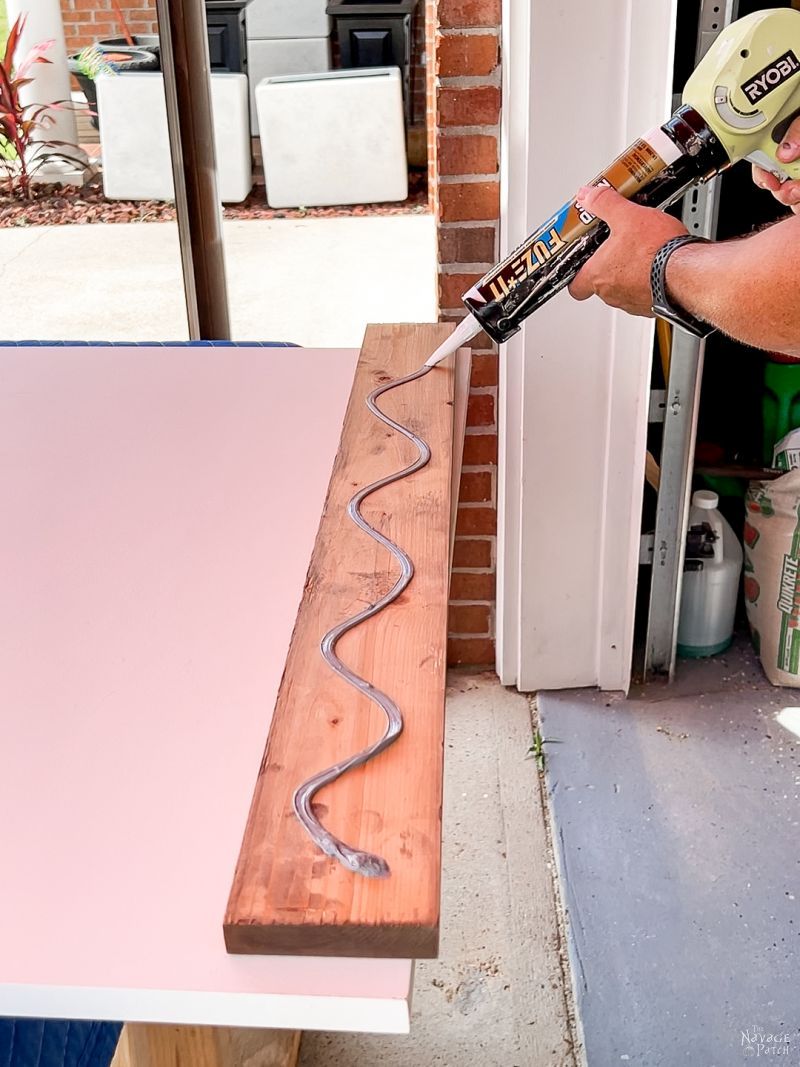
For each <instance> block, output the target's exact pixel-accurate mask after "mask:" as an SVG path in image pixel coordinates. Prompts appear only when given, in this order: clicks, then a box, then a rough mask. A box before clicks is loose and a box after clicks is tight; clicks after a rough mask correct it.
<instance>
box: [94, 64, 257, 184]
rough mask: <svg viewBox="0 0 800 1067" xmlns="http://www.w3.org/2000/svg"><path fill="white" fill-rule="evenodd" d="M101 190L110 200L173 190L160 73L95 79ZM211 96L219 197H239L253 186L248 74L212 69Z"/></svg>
mask: <svg viewBox="0 0 800 1067" xmlns="http://www.w3.org/2000/svg"><path fill="white" fill-rule="evenodd" d="M96 85H97V106H98V112H99V115H100V140H101V144H102V159H103V191H104V193H105V195H106V196H107V197H108V198H109V199H110V200H171V199H172V198H173V197H174V195H175V192H174V186H173V181H172V162H171V158H170V151H169V135H168V131H167V108H166V103H165V100H164V80H163V76H162V75H161V74H126V75H125V76H124V77H110V76H106V77H101V78H98V79H97V83H96ZM211 99H212V107H213V111H214V138H215V144H216V150H217V174H218V181H219V192H220V197H221V199H222V201H223V202H224V203H231V204H233V203H241V201H242V200H245V199H246V197H247V196H248V194H249V192H250V190H251V189H252V187H253V170H252V161H251V153H250V116H249V94H248V87H247V76H246V75H244V74H227V73H225V74H222V73H220V74H212V75H211Z"/></svg>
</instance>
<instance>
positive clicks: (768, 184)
mask: <svg viewBox="0 0 800 1067" xmlns="http://www.w3.org/2000/svg"><path fill="white" fill-rule="evenodd" d="M777 156H778V159H779V160H780V162H781V163H794V161H795V160H796V159H800V116H798V118H796V119H795V120H794V122H793V123H792V125H791V126H790V127H789V129H788V130H787V131H786V133H785V135H784V138H783V140H782V141H781V143H780V146H779V148H778V151H777ZM753 181H754V182H755V183H756V185H757V186H758V187H759V188H760V189H769V191H770V192H771V193H772V195H773V196H774V197H775V199H776V200H780V202H781V203H782V204H785V205H786V207H790V208H791V209H792V211H794V213H795V214H796V215H800V181H787V182H779V181H778V179H777V178H776V177H775V175H774V174H770V172H769V171H768V170H762V168H761V167H757V166H755V164H753Z"/></svg>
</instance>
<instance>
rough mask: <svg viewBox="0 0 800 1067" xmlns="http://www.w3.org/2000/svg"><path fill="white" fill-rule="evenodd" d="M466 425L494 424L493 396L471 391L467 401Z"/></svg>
mask: <svg viewBox="0 0 800 1067" xmlns="http://www.w3.org/2000/svg"><path fill="white" fill-rule="evenodd" d="M467 426H494V397H493V396H492V394H491V393H472V394H471V396H470V398H469V400H468V401H467Z"/></svg>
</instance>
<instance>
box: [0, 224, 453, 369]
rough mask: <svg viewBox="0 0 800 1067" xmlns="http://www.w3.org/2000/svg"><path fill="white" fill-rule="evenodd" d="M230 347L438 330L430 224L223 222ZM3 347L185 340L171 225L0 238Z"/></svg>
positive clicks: (338, 343) (314, 343)
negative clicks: (424, 326)
mask: <svg viewBox="0 0 800 1067" xmlns="http://www.w3.org/2000/svg"><path fill="white" fill-rule="evenodd" d="M224 234H225V251H226V260H227V271H228V290H229V300H230V308H231V320H232V328H233V336H234V339H236V340H240V341H245V340H246V341H294V342H296V343H297V344H301V345H305V346H309V347H321V348H335V347H356V346H357V345H359V344H360V343H361V339H362V337H363V333H364V327H365V326H366V324H367V323H369V322H434V321H435V320H436V271H435V255H436V252H435V248H436V245H435V241H436V236H435V227H434V220H433V217H432V216H431V215H389V216H372V217H344V218H309V219H276V220H270V221H261V220H253V221H247V222H243V221H230V222H226V223H225V224H224ZM0 285H1V286H2V291H3V313H2V321H1V322H0V339H3V340H15V341H18V340H30V339H35V340H95V341H148V340H156V341H178V340H185V339H186V338H187V337H188V328H187V324H186V312H185V310H184V303H183V288H182V275H181V263H180V254H179V247H178V231H177V227H176V225H175V224H174V223H131V224H128V225H124V224H120V225H102V224H97V225H87V226H53V227H49V226H42V227H31V228H30V229H4V230H0Z"/></svg>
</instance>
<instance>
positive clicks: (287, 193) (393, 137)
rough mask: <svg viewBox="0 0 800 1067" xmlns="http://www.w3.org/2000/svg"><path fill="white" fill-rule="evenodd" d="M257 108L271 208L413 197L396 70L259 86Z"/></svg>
mask: <svg viewBox="0 0 800 1067" xmlns="http://www.w3.org/2000/svg"><path fill="white" fill-rule="evenodd" d="M256 108H257V110H258V123H259V127H260V130H261V152H262V156H263V159H264V179H265V182H266V187H267V201H268V203H269V204H270V206H271V207H275V208H281V207H325V206H329V205H332V204H366V203H373V202H380V201H391V200H405V198H406V197H407V196H408V170H407V161H406V137H405V126H404V123H403V93H402V87H401V82H400V71H399V70H398V68H397V67H370V68H366V69H359V70H337V71H331V72H330V73H328V74H319V75H315V74H308V75H292V76H288V77H283V78H267V79H265V80H264V81H262V82H260V83H259V84H258V85H257V86H256Z"/></svg>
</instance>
